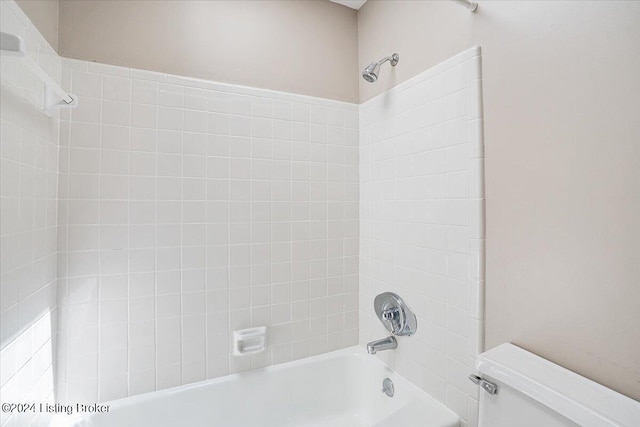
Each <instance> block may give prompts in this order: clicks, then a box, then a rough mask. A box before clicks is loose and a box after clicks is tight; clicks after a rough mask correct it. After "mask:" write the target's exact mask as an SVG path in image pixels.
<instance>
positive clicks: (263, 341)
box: [233, 326, 267, 356]
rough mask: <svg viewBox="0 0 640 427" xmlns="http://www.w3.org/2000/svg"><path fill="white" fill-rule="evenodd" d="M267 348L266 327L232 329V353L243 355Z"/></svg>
mask: <svg viewBox="0 0 640 427" xmlns="http://www.w3.org/2000/svg"><path fill="white" fill-rule="evenodd" d="M266 348H267V327H266V326H259V327H257V328H249V329H241V330H239V331H233V354H234V356H245V355H248V354H255V353H259V352H261V351H264V350H265V349H266Z"/></svg>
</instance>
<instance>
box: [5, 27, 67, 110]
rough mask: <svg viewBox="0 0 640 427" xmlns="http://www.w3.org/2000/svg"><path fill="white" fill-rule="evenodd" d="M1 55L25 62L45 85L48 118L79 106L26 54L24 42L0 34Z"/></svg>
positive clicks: (20, 39)
mask: <svg viewBox="0 0 640 427" xmlns="http://www.w3.org/2000/svg"><path fill="white" fill-rule="evenodd" d="M0 53H1V54H2V56H7V57H14V58H16V60H19V61H24V62H25V64H26V66H27V67H28V68H29V69H30V70H31V72H33V73H34V74H35V75H36V76H38V77H39V78H40V80H42V82H43V83H44V97H43V98H44V99H43V100H42V104H43V105H42V110H43V111H44V113H45V114H46V115H47V116H52V115H53V113H54V112H55V111H56V110H59V109H61V108H75V107H77V106H78V98H77V97H76V96H75V95H72V94H69V93H67V92H65V91H64V90H63V89H62V88H61V87H60V85H59V84H58V83H56V81H55V80H53V79H52V78H51V76H50V75H49V74H48V73H47V72H46V71H44V70H43V69H42V68H40V66H39V65H38V64H37V63H36V62H35V61H34V60H33V59H31V58H30V57H29V55H27V53H26V49H25V45H24V40H22V38H21V37H19V36H16V35H14V34H9V33H4V32H0Z"/></svg>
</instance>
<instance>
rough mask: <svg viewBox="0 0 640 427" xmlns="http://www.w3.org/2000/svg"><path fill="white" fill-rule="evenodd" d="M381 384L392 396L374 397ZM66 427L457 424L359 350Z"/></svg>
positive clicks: (159, 395)
mask: <svg viewBox="0 0 640 427" xmlns="http://www.w3.org/2000/svg"><path fill="white" fill-rule="evenodd" d="M386 377H389V378H391V380H392V381H393V383H394V386H395V395H394V396H393V397H387V396H386V395H385V394H383V393H382V391H381V390H382V381H383V380H384V378H386ZM109 404H110V405H111V410H110V412H109V413H108V414H100V415H94V416H91V417H89V418H85V419H83V420H76V421H73V422H70V421H69V420H66V421H64V422H61V421H63V419H58V420H57V421H58V422H56V423H55V425H56V426H58V425H65V426H70V427H71V426H72V427H89V426H91V427H107V426H108V427H147V426H149V427H293V426H296V427H298V426H311V427H321V426H323V427H324V426H327V427H328V426H331V427H364V426H367V427H369V426H371V427H373V426H376V427H387V426H388V427H414V426H415V427H458V426H459V419H458V417H457V416H456V415H455V414H454V413H453V412H451V411H450V410H449V409H447V408H446V407H445V406H444V405H442V404H441V403H439V402H438V401H436V400H435V399H434V398H432V397H431V396H429V395H428V394H426V393H425V392H423V391H422V390H420V389H419V388H417V387H416V386H414V385H413V384H411V383H409V382H408V381H407V380H405V379H404V378H402V377H400V376H399V375H397V374H396V373H395V372H393V371H392V370H391V369H389V368H388V367H386V366H385V365H384V364H383V363H382V362H380V361H379V360H378V359H377V358H375V357H372V356H369V355H368V354H366V352H365V351H364V350H363V349H362V348H361V347H357V346H356V347H350V348H346V349H343V350H338V351H334V352H332V353H327V354H323V355H320V356H315V357H310V358H308V359H303V360H298V361H295V362H290V363H285V364H282V365H277V366H271V367H268V368H264V369H260V370H255V371H250V372H246V373H241V374H235V375H231V376H227V377H222V378H218V379H214V380H209V381H203V382H199V383H195V384H189V385H185V386H181V387H176V388H172V389H168V390H163V391H158V392H153V393H148V394H144V395H140V396H134V397H130V398H126V399H121V400H116V401H113V402H110V403H109Z"/></svg>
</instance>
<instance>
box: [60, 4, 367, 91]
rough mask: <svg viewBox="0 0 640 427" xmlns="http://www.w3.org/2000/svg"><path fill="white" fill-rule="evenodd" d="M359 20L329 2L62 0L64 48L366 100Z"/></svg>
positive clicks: (72, 53) (75, 54) (118, 61)
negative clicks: (360, 67) (361, 96)
mask: <svg viewBox="0 0 640 427" xmlns="http://www.w3.org/2000/svg"><path fill="white" fill-rule="evenodd" d="M356 19H357V17H356V11H354V10H352V9H348V8H346V7H344V6H341V5H338V4H335V3H331V2H329V1H326V0H317V1H310V0H309V1H282V0H280V1H240V0H237V1H186V0H184V1H169V0H166V1H165V0H161V1H76V0H62V1H61V2H60V34H59V36H60V49H59V53H60V55H61V56H65V57H69V58H76V59H84V60H88V61H98V62H103V63H107V64H114V65H122V66H126V67H132V68H140V69H145V70H153V71H161V72H166V73H173V74H179V75H184V76H190V77H198V78H204V79H209V80H215V81H220V82H227V83H236V84H241V85H247V86H254V87H258V88H266V89H273V90H281V91H286V92H293V93H297V94H304V95H312V96H319V97H323V98H331V99H336V100H341V101H349V102H357V101H358V83H357V79H358V66H357V46H358V45H357V21H356Z"/></svg>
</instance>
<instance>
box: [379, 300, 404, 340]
mask: <svg viewBox="0 0 640 427" xmlns="http://www.w3.org/2000/svg"><path fill="white" fill-rule="evenodd" d="M399 317H400V310H399V309H398V308H397V307H391V308H388V309H386V310H384V311H383V312H382V319H384V320H386V321H387V322H389V324H390V325H391V333H392V334H394V335H395V334H397V333H398V332H400V328H399V326H400V321H399Z"/></svg>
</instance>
